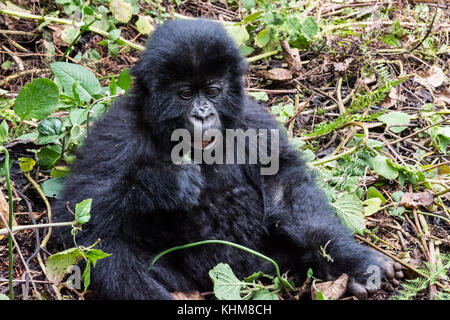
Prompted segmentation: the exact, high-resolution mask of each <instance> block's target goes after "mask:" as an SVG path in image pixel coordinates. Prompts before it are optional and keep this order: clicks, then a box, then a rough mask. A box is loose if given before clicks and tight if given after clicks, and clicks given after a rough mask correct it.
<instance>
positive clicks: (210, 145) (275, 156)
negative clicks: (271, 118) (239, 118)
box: [171, 127, 280, 175]
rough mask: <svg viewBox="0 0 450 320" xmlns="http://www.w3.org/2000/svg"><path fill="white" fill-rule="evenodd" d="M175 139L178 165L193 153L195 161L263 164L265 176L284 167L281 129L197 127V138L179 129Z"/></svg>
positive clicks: (262, 172)
mask: <svg viewBox="0 0 450 320" xmlns="http://www.w3.org/2000/svg"><path fill="white" fill-rule="evenodd" d="M171 140H172V141H176V142H178V143H177V144H176V145H175V146H174V148H173V149H172V152H171V159H172V162H173V163H175V164H181V163H183V162H185V161H186V160H185V156H186V154H190V157H191V160H192V161H193V162H194V163H195V164H260V165H261V168H260V171H261V175H275V174H277V172H278V169H279V167H280V164H279V151H280V150H279V149H280V148H279V147H280V146H279V144H280V132H279V130H278V129H270V130H268V129H258V130H255V129H247V130H245V131H244V130H243V129H225V134H224V133H223V132H222V131H220V130H218V129H208V130H205V131H204V132H202V130H201V129H200V128H198V127H195V128H194V136H193V137H192V136H191V132H190V131H189V130H187V129H176V130H174V131H173V132H172V136H171ZM192 150H193V152H192Z"/></svg>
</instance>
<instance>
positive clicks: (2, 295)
mask: <svg viewBox="0 0 450 320" xmlns="http://www.w3.org/2000/svg"><path fill="white" fill-rule="evenodd" d="M2 300H9V297H8V296H7V295H5V294H3V293H0V301H2Z"/></svg>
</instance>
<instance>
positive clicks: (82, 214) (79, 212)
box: [75, 199, 92, 224]
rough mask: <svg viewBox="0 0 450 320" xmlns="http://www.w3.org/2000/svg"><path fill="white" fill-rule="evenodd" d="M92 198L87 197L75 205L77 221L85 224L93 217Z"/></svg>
mask: <svg viewBox="0 0 450 320" xmlns="http://www.w3.org/2000/svg"><path fill="white" fill-rule="evenodd" d="M91 206H92V199H86V200H83V201H81V202H80V203H77V204H76V205H75V221H76V222H77V223H79V224H84V223H86V222H88V221H89V220H90V219H91Z"/></svg>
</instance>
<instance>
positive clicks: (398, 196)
mask: <svg viewBox="0 0 450 320" xmlns="http://www.w3.org/2000/svg"><path fill="white" fill-rule="evenodd" d="M404 194H405V193H404V192H403V191H395V192H394V193H393V194H391V198H392V200H394V201H395V202H400V200H402V197H403V195H404Z"/></svg>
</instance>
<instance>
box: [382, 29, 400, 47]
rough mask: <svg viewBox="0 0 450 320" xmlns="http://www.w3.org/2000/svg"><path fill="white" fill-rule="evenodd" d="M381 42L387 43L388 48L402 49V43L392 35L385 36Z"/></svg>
mask: <svg viewBox="0 0 450 320" xmlns="http://www.w3.org/2000/svg"><path fill="white" fill-rule="evenodd" d="M381 41H383V42H384V43H386V44H387V45H388V46H391V47H396V48H398V47H400V41H398V39H397V38H396V37H395V36H394V35H393V34H391V33H388V34H385V35H384V36H382V37H381Z"/></svg>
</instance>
